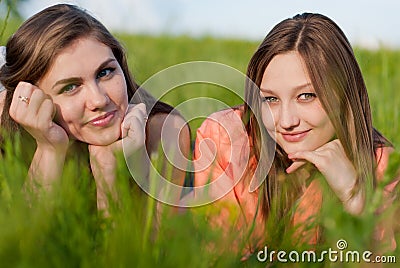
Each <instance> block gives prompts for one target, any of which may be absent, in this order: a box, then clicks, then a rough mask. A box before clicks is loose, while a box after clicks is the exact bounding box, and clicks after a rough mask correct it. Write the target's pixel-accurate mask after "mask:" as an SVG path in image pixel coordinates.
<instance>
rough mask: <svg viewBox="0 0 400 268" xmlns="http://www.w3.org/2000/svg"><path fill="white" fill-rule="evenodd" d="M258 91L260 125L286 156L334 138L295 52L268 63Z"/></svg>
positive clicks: (314, 147)
mask: <svg viewBox="0 0 400 268" xmlns="http://www.w3.org/2000/svg"><path fill="white" fill-rule="evenodd" d="M260 90H261V91H260V93H261V97H262V98H263V105H262V107H263V108H262V109H263V110H264V111H263V113H262V120H263V123H264V125H265V127H266V128H267V130H268V132H269V134H270V135H271V136H272V137H275V140H276V142H277V143H278V144H279V145H280V146H281V147H282V148H283V150H285V152H286V153H288V154H289V153H294V152H297V151H311V150H315V149H317V148H318V147H320V146H322V145H324V144H325V143H327V142H328V141H330V140H331V139H332V138H333V137H334V135H335V129H334V128H333V125H332V123H331V121H330V120H329V117H328V115H327V114H326V112H325V110H324V109H323V108H322V106H321V103H320V101H319V99H318V96H317V95H316V93H315V90H314V88H313V86H312V84H311V82H310V79H309V76H308V74H307V71H306V68H305V65H304V62H303V60H302V58H301V56H300V54H298V53H297V52H290V53H286V54H280V55H276V56H275V57H274V58H273V59H272V61H271V62H270V63H269V65H268V66H267V68H266V69H265V72H264V75H263V78H262V82H261V86H260ZM268 107H269V108H268ZM268 109H270V110H271V112H272V117H273V118H271V116H269V115H270V113H269V111H268Z"/></svg>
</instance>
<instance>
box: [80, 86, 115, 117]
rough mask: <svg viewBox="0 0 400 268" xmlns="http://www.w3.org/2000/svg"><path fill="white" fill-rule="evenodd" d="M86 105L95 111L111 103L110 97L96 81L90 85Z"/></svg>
mask: <svg viewBox="0 0 400 268" xmlns="http://www.w3.org/2000/svg"><path fill="white" fill-rule="evenodd" d="M86 103H87V104H86V105H87V107H88V109H90V110H92V111H94V110H97V109H101V108H104V107H105V106H107V105H108V104H109V103H110V98H109V96H108V94H107V92H106V91H105V90H103V89H102V88H101V87H100V86H99V85H98V84H97V83H96V82H93V83H91V84H89V85H88V90H87V100H86Z"/></svg>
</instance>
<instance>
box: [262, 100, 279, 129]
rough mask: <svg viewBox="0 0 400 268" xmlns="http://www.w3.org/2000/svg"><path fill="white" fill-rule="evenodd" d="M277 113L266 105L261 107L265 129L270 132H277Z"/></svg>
mask: <svg viewBox="0 0 400 268" xmlns="http://www.w3.org/2000/svg"><path fill="white" fill-rule="evenodd" d="M274 118H275V119H276V117H275V113H274V109H271V108H270V106H269V105H268V104H266V103H263V104H262V105H261V119H262V123H263V125H264V126H265V128H266V129H267V130H268V131H269V132H270V131H275V120H274Z"/></svg>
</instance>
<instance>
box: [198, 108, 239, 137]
mask: <svg viewBox="0 0 400 268" xmlns="http://www.w3.org/2000/svg"><path fill="white" fill-rule="evenodd" d="M197 134H198V135H201V136H205V137H209V138H213V137H214V138H220V137H221V135H222V136H226V135H229V136H230V137H237V136H238V135H239V136H242V135H246V131H245V127H244V125H243V122H242V110H241V109H236V108H228V109H224V110H221V111H218V112H215V113H212V114H211V115H209V116H208V117H207V118H206V119H205V120H204V122H203V123H202V124H201V126H200V128H199V129H198V130H197Z"/></svg>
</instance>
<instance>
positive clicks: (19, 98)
mask: <svg viewBox="0 0 400 268" xmlns="http://www.w3.org/2000/svg"><path fill="white" fill-rule="evenodd" d="M0 82H1V83H2V84H3V85H4V87H5V89H6V90H5V91H4V92H2V93H1V94H2V99H3V100H4V107H2V110H3V112H2V117H1V126H2V130H3V131H4V133H5V134H6V135H7V134H8V135H10V136H12V135H13V134H14V133H15V132H16V131H19V132H21V133H23V135H25V136H26V135H28V133H29V135H28V136H31V137H33V139H34V140H35V143H36V147H35V148H34V154H33V159H32V162H31V164H30V169H29V178H30V179H29V181H30V182H32V183H34V185H37V184H39V185H41V186H42V187H45V188H51V186H52V185H53V184H54V183H57V181H58V180H59V178H60V177H61V174H62V172H63V167H64V163H65V159H66V156H67V152H68V154H71V153H70V152H71V150H72V148H74V147H76V146H74V145H76V144H78V145H79V146H78V147H85V149H84V151H86V152H87V153H86V155H87V156H88V157H87V160H88V161H90V169H91V171H92V174H93V176H94V179H95V181H96V189H97V205H98V208H99V209H105V208H106V207H107V196H108V194H110V193H112V194H114V189H113V186H114V180H115V176H116V174H115V171H116V167H117V166H116V165H117V160H116V155H117V154H116V153H117V152H122V143H123V142H124V149H125V150H124V153H125V156H126V157H129V156H130V154H132V155H136V156H137V158H135V159H137V160H138V161H144V162H143V164H142V165H137V166H142V167H146V165H148V164H149V163H148V161H146V159H148V157H145V156H144V154H146V153H147V154H151V153H152V152H157V151H158V144H160V140H161V130H162V128H165V129H166V130H167V131H166V132H167V133H170V134H171V136H170V140H165V139H164V138H165V137H164V136H163V142H165V147H164V148H171V150H172V149H180V150H181V151H182V153H183V155H185V156H187V155H188V153H189V148H190V147H189V146H190V141H189V139H190V137H189V129H188V126H187V125H186V124H185V121H184V120H183V118H182V117H181V116H180V115H179V113H177V112H176V111H175V110H173V108H172V107H171V106H169V105H167V104H165V103H162V102H157V101H155V100H154V99H153V101H154V102H153V103H150V104H151V105H147V106H146V105H145V104H144V103H139V104H130V100H131V99H132V97H133V96H134V95H135V93H136V92H137V91H138V90H139V92H140V93H141V96H142V97H141V98H143V100H144V101H146V100H149V99H151V97H150V95H149V94H147V93H146V92H145V91H144V90H143V89H140V88H139V86H138V85H137V84H136V83H135V81H134V80H133V78H132V77H131V74H130V72H129V69H128V65H127V62H126V56H125V52H124V49H123V47H122V46H121V44H120V43H119V42H118V41H117V40H116V39H115V38H114V37H113V36H112V35H111V34H110V32H109V31H108V30H107V29H106V28H105V27H104V26H103V25H102V24H101V23H100V22H99V21H98V20H96V19H95V18H93V17H92V16H90V15H89V14H88V13H86V12H85V11H84V10H82V9H80V8H78V7H76V6H73V5H67V4H60V5H55V6H51V7H49V8H46V9H44V10H42V11H41V12H39V13H37V14H35V15H34V16H32V17H31V18H30V19H28V20H27V21H26V22H25V23H23V25H22V26H21V27H20V28H19V29H18V30H17V31H16V33H15V34H14V35H13V36H12V37H11V38H10V39H9V41H8V43H7V46H6V63H5V64H4V65H3V66H2V68H1V71H0ZM150 108H152V109H151V110H150ZM146 109H148V111H147V110H146ZM168 115H169V116H168ZM177 137H179V138H177ZM166 139H168V137H167V138H166ZM73 141H74V142H73ZM126 154H128V155H126ZM74 157H78V156H77V155H74ZM179 161H184V160H182V159H180V160H179ZM166 163H167V162H166ZM172 169H173V171H172V175H171V174H169V175H170V176H172V180H173V182H174V183H176V184H183V180H184V177H185V172H184V171H181V170H179V169H174V168H172ZM168 170H170V169H168ZM147 172H148V169H147V168H144V170H143V171H141V173H140V174H143V175H144V176H146V174H147Z"/></svg>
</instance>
